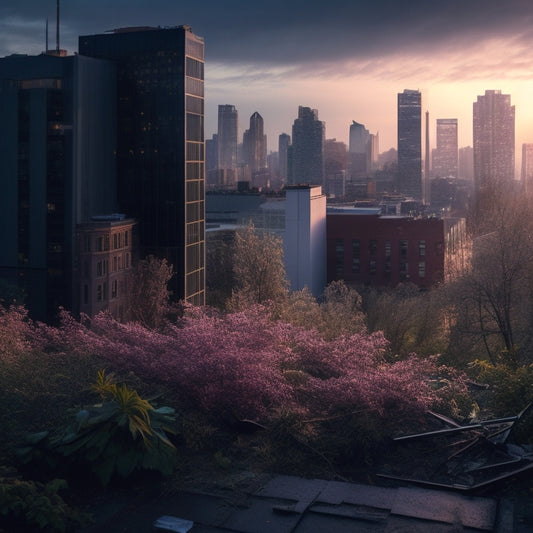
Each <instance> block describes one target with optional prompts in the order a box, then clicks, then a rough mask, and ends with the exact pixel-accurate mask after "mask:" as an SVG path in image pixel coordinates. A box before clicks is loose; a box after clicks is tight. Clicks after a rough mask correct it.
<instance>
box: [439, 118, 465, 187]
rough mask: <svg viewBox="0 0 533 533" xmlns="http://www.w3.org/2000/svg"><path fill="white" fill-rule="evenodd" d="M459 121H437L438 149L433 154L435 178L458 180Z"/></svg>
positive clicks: (447, 119)
mask: <svg viewBox="0 0 533 533" xmlns="http://www.w3.org/2000/svg"><path fill="white" fill-rule="evenodd" d="M458 154H459V151H458V145H457V119H456V118H438V119H437V148H436V149H435V151H434V152H433V176H434V177H437V178H447V177H452V178H457V166H458Z"/></svg>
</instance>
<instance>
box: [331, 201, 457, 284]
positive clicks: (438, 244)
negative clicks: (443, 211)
mask: <svg viewBox="0 0 533 533" xmlns="http://www.w3.org/2000/svg"><path fill="white" fill-rule="evenodd" d="M464 242H465V226H464V219H437V218H409V217H401V216H381V215H380V214H379V213H378V212H377V210H374V211H372V210H361V209H359V210H358V209H338V210H332V209H328V214H327V273H328V274H327V276H328V283H329V282H331V281H334V280H339V279H343V280H344V281H345V282H346V283H347V284H350V285H370V286H389V287H394V286H396V285H398V284H399V283H402V282H410V283H414V284H415V285H418V286H419V287H423V288H427V287H431V286H433V285H436V284H438V283H440V282H443V281H444V280H445V279H447V278H448V276H450V275H451V273H452V268H455V267H456V266H457V264H458V263H457V258H458V257H459V256H460V255H461V253H462V250H463V247H464ZM461 264H462V263H461V262H459V265H461Z"/></svg>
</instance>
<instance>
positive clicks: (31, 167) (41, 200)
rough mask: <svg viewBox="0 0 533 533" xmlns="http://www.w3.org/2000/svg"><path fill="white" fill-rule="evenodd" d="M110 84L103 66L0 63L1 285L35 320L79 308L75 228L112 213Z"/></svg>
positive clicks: (56, 59)
mask: <svg viewBox="0 0 533 533" xmlns="http://www.w3.org/2000/svg"><path fill="white" fill-rule="evenodd" d="M115 85H116V77H115V67H114V65H113V64H112V63H110V62H108V61H100V60H97V59H93V58H89V57H81V56H68V57H67V56H52V55H46V54H41V55H39V56H25V55H13V56H9V57H5V58H1V59H0V122H1V123H2V135H0V161H2V167H1V171H0V176H1V183H2V192H1V193H0V279H2V281H3V282H4V283H8V284H10V285H12V286H16V287H18V288H19V289H20V290H21V291H22V292H23V293H24V294H25V296H26V298H25V301H24V303H25V305H26V307H27V308H28V310H29V312H30V313H31V315H32V316H33V317H34V318H37V319H39V320H46V321H52V320H53V319H54V318H55V317H56V315H57V312H58V309H59V307H60V306H62V307H65V308H67V309H69V310H72V311H76V308H77V302H76V298H77V293H78V291H77V289H76V286H75V282H76V280H75V271H76V264H77V261H76V250H75V236H76V232H75V230H76V225H77V224H80V223H84V222H88V221H89V220H90V217H91V216H92V215H99V214H104V213H111V212H113V211H115V210H116V203H115V190H116V184H115V155H114V152H115V148H116V145H115V142H116V132H115V129H114V125H115V99H114V97H113V90H114V87H115Z"/></svg>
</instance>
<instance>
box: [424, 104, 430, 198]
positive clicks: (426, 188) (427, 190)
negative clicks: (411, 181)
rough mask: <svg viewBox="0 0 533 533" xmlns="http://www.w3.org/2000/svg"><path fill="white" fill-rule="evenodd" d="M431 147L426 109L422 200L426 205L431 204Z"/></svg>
mask: <svg viewBox="0 0 533 533" xmlns="http://www.w3.org/2000/svg"><path fill="white" fill-rule="evenodd" d="M430 153H431V152H430V147H429V111H426V154H425V155H426V157H425V160H424V163H425V165H424V181H423V183H422V202H423V203H424V205H429V204H430V186H431V185H430V181H429V172H430V163H429V160H430Z"/></svg>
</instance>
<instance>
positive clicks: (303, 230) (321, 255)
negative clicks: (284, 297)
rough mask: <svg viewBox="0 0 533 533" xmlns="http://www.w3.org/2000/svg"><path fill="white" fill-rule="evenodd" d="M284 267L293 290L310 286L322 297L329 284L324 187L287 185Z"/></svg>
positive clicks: (316, 295)
mask: <svg viewBox="0 0 533 533" xmlns="http://www.w3.org/2000/svg"><path fill="white" fill-rule="evenodd" d="M285 198H286V200H285V202H286V204H285V234H284V237H283V247H284V259H285V268H286V270H287V277H288V279H289V283H290V289H291V290H292V291H298V290H301V289H303V288H304V287H307V288H308V289H309V290H310V291H311V293H312V294H313V296H315V297H319V296H320V295H321V294H322V293H323V292H324V288H325V286H326V196H325V195H324V194H322V187H320V186H308V185H301V186H298V185H295V186H289V187H287V188H286V197H285Z"/></svg>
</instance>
